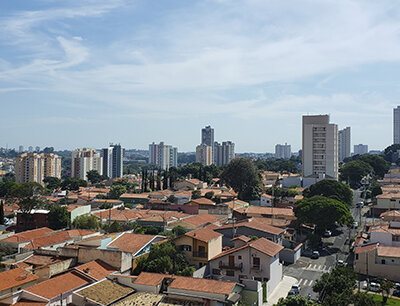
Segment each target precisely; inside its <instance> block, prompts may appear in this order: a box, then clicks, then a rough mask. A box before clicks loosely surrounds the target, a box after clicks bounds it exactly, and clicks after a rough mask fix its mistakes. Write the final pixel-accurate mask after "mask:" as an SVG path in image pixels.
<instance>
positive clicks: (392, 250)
mask: <svg viewBox="0 0 400 306" xmlns="http://www.w3.org/2000/svg"><path fill="white" fill-rule="evenodd" d="M378 256H383V257H400V247H393V246H384V245H380V246H378Z"/></svg>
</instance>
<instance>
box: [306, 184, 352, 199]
mask: <svg viewBox="0 0 400 306" xmlns="http://www.w3.org/2000/svg"><path fill="white" fill-rule="evenodd" d="M303 195H304V197H306V198H311V197H313V196H324V197H327V198H332V199H336V200H338V201H340V202H343V203H346V204H347V205H351V204H352V203H353V192H352V191H351V189H350V188H349V186H348V185H346V184H343V183H341V182H338V181H334V180H322V181H319V182H317V183H315V184H312V185H311V186H310V187H308V188H306V189H304V191H303Z"/></svg>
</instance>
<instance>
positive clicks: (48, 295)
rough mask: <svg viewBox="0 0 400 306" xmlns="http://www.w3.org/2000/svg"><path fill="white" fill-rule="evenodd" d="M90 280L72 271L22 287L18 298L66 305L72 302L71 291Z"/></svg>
mask: <svg viewBox="0 0 400 306" xmlns="http://www.w3.org/2000/svg"><path fill="white" fill-rule="evenodd" d="M90 282H91V280H90V279H89V278H87V277H86V276H84V275H82V274H81V273H78V272H76V271H72V272H68V273H65V274H63V275H60V276H56V277H54V278H51V279H49V280H47V281H44V282H41V283H39V284H36V285H33V286H32V287H29V288H26V289H24V290H23V291H22V294H21V295H20V296H19V298H20V299H25V300H29V301H38V302H46V303H48V304H47V305H68V304H70V303H71V302H72V292H73V291H74V290H76V289H78V288H82V287H84V286H86V285H87V284H89V283H90Z"/></svg>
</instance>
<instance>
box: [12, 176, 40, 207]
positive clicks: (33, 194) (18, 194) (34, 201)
mask: <svg viewBox="0 0 400 306" xmlns="http://www.w3.org/2000/svg"><path fill="white" fill-rule="evenodd" d="M10 194H11V196H13V197H15V198H18V199H19V202H18V205H19V207H20V209H21V211H22V213H24V214H28V213H29V212H30V211H31V210H32V209H35V208H39V207H42V206H43V205H44V202H43V200H42V198H41V196H42V195H43V194H44V188H43V186H42V185H40V184H39V183H36V182H28V183H22V184H14V185H13V187H12V189H11V191H10Z"/></svg>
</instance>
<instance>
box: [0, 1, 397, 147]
mask: <svg viewBox="0 0 400 306" xmlns="http://www.w3.org/2000/svg"><path fill="white" fill-rule="evenodd" d="M399 85H400V2H399V1H396V0H394V1H387V0H380V1H376V0H372V1H368V0H360V1H352V0H344V1H342V0H325V1H320V0H313V1H312V0H310V1H307V0H302V1H296V0H293V1H281V0H248V1H240V0H237V1H227V0H215V1H211V0H202V1H196V0H190V1H184V0H179V1H178V0H176V1H175V0H166V1H160V0H137V1H136V0H129V1H128V0H126V1H124V0H113V1H109V0H70V1H58V0H57V1H56V0H54V1H52V0H36V1H34V0H24V1H22V0H12V1H0V106H1V120H0V131H1V132H0V147H1V146H2V147H6V146H8V147H9V148H12V147H15V148H17V147H18V146H19V145H24V146H25V148H26V147H28V146H30V145H31V146H34V147H35V146H40V147H45V146H53V147H55V148H56V149H75V148H78V147H94V148H101V147H106V146H107V145H108V144H109V143H120V144H121V145H122V146H123V147H125V148H137V149H139V148H140V149H147V148H148V144H149V143H151V142H153V141H154V142H160V141H164V142H165V143H167V144H171V145H173V146H177V147H178V151H182V152H185V151H194V150H195V147H196V145H198V144H199V143H200V134H201V128H202V127H204V126H206V125H211V126H212V127H213V128H214V129H215V140H217V141H219V142H222V141H227V140H230V141H233V142H234V143H235V149H236V152H273V151H274V147H275V144H278V143H285V142H287V143H288V144H291V145H292V151H296V150H298V149H300V147H301V118H302V115H306V114H330V118H331V122H333V123H336V124H338V126H339V129H341V128H344V127H346V126H350V127H351V132H352V145H353V144H359V143H363V144H368V145H369V149H383V148H385V147H387V146H388V145H390V144H391V143H392V138H393V136H392V120H393V119H392V116H393V108H394V107H396V106H397V105H400V98H399V97H400V95H399V94H400V87H399Z"/></svg>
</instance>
